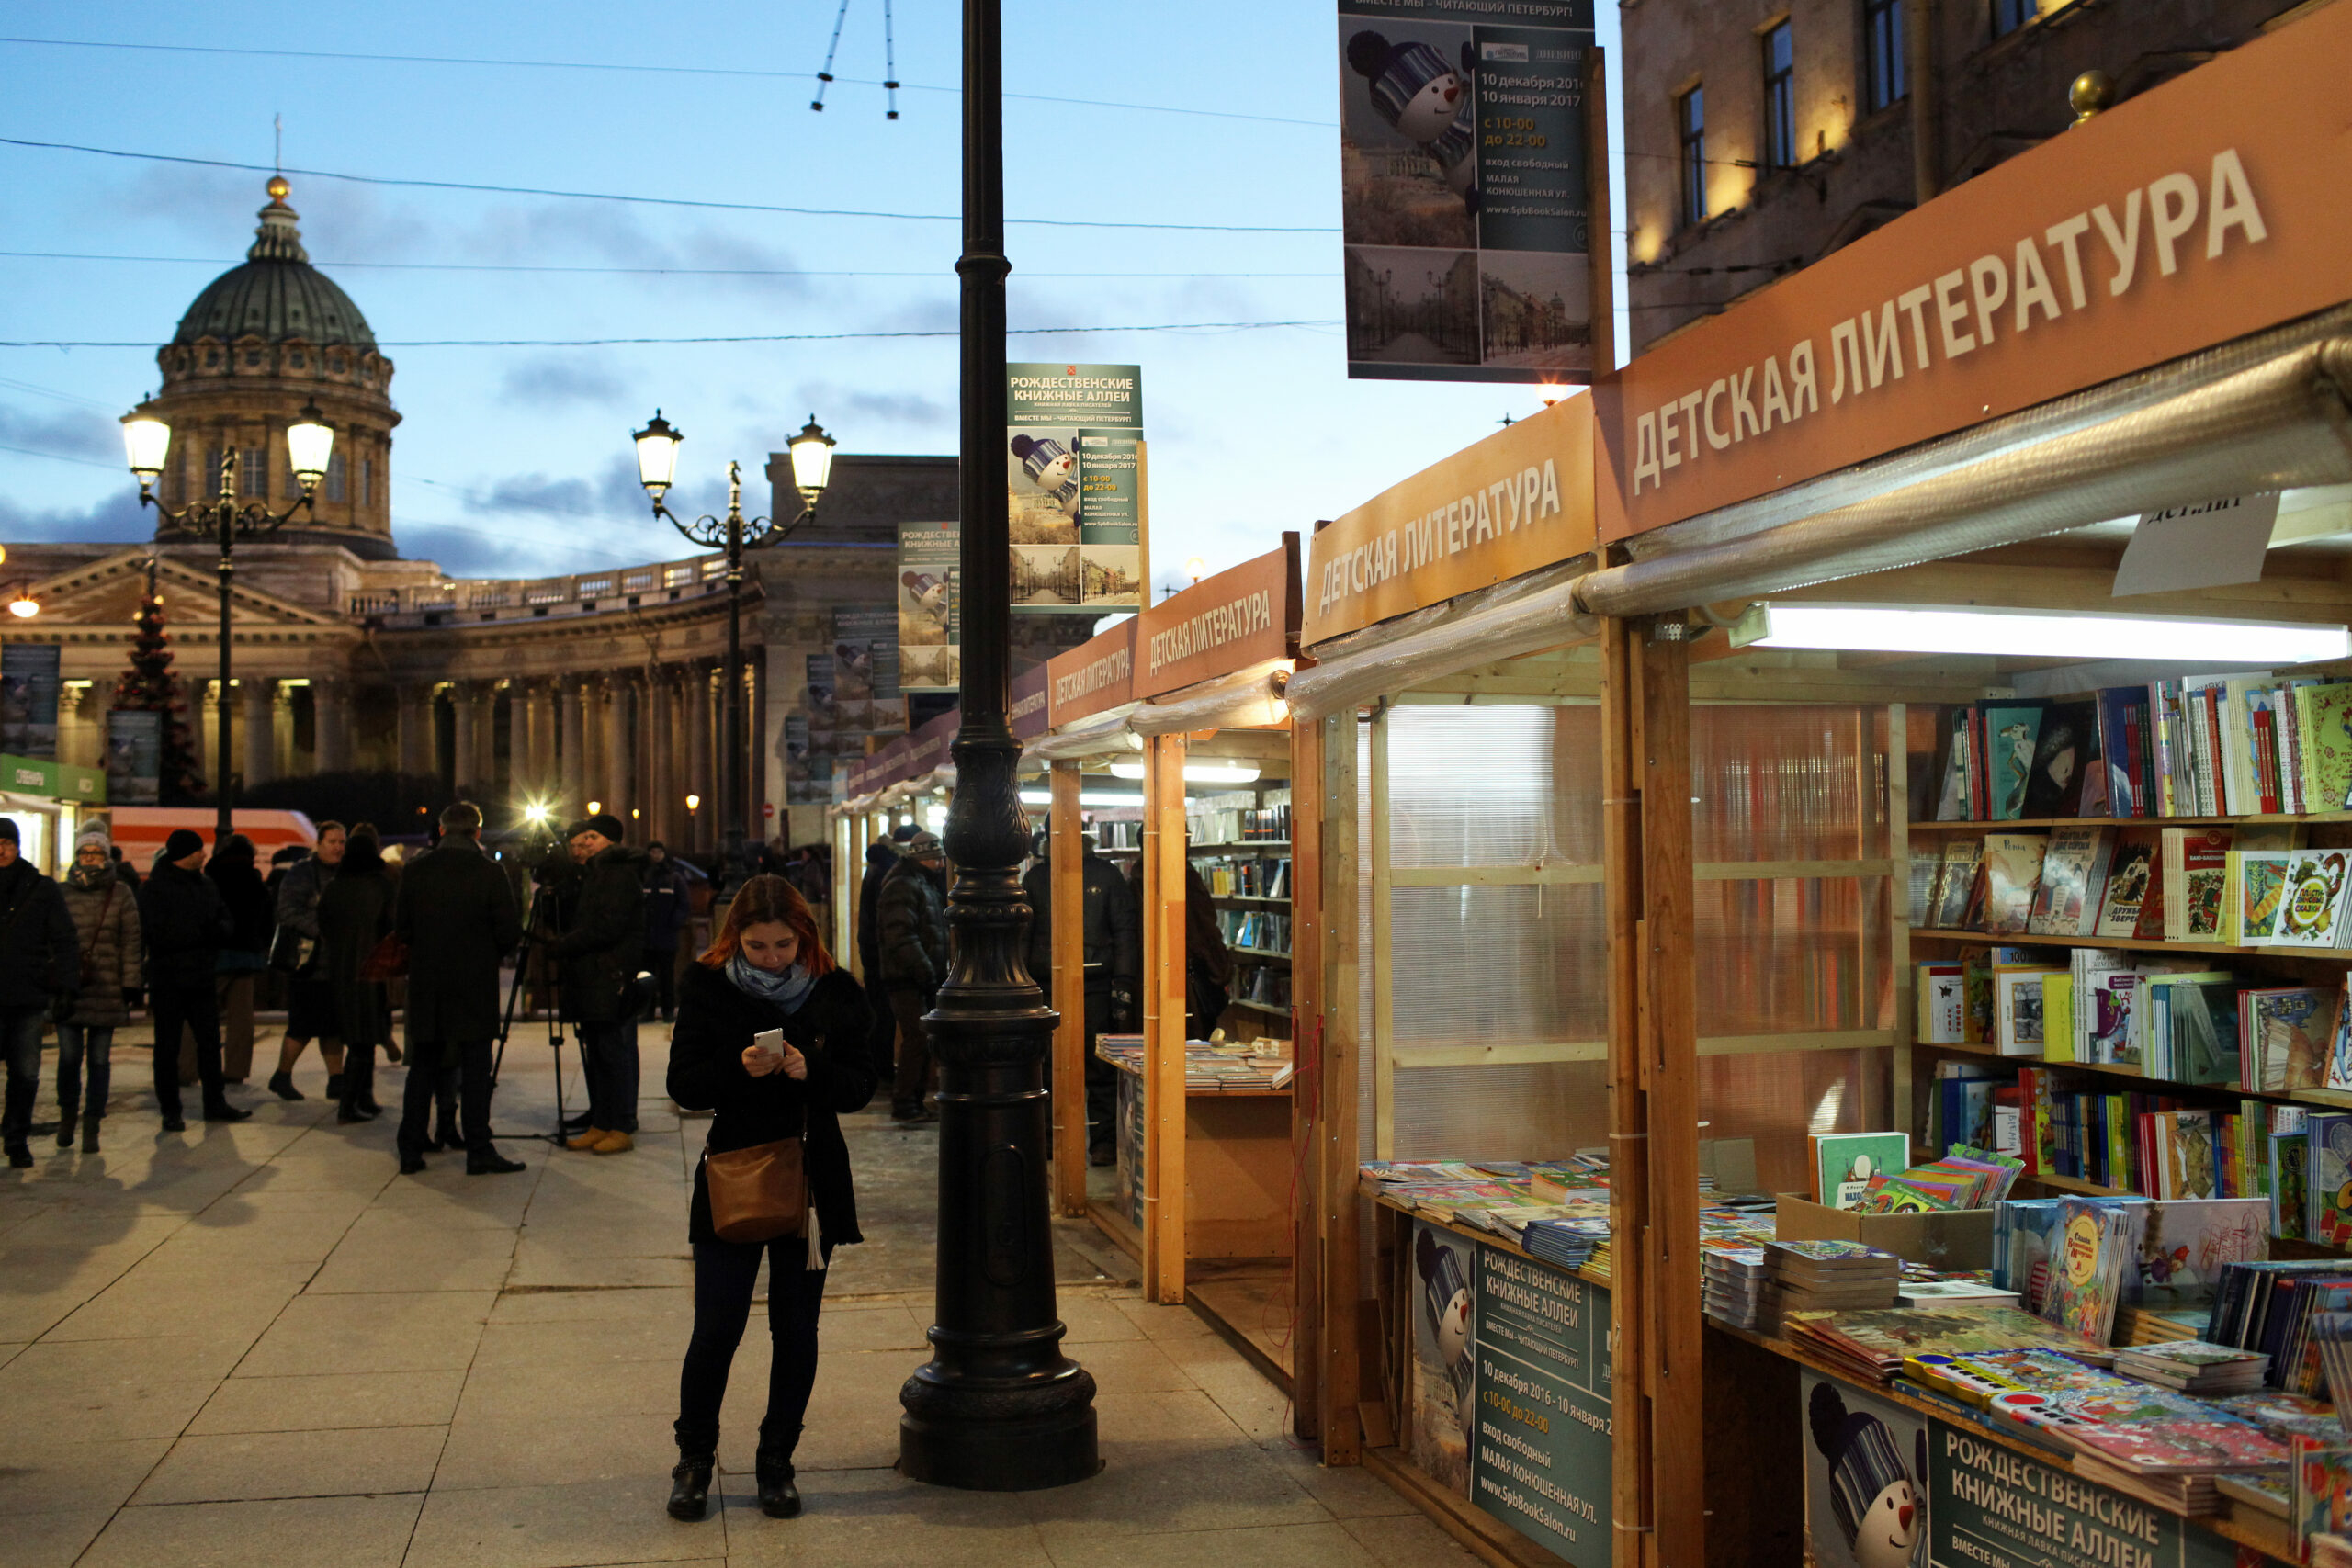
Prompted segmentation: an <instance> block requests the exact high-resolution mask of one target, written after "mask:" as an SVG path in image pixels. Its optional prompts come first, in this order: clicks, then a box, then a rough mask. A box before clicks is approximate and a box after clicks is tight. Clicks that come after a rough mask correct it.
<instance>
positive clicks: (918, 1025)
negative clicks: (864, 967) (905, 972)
mask: <svg viewBox="0 0 2352 1568" xmlns="http://www.w3.org/2000/svg"><path fill="white" fill-rule="evenodd" d="M931 1005H932V998H929V997H927V996H925V995H923V994H922V992H921V991H918V990H914V989H912V988H910V987H905V986H893V987H890V1011H891V1012H892V1013H893V1014H894V1015H895V1016H896V1017H897V1018H898V1021H899V1060H898V1067H897V1073H896V1076H895V1077H893V1079H892V1081H891V1085H890V1110H891V1111H892V1112H894V1113H895V1114H898V1115H901V1116H904V1115H911V1114H912V1113H913V1112H915V1111H921V1110H922V1104H923V1099H924V1097H925V1096H926V1095H928V1094H929V1093H930V1092H931V1031H930V1030H929V1029H927V1028H925V1027H924V1025H923V1021H922V1015H923V1014H925V1013H927V1012H929V1011H930V1010H931Z"/></svg>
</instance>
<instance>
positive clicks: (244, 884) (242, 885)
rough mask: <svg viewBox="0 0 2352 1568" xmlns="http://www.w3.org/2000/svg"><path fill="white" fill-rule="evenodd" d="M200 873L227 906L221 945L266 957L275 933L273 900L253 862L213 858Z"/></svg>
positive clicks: (258, 956) (275, 914) (275, 908)
mask: <svg viewBox="0 0 2352 1568" xmlns="http://www.w3.org/2000/svg"><path fill="white" fill-rule="evenodd" d="M204 874H205V875H207V876H209V877H210V878H211V879H212V885H213V886H215V887H218V888H219V889H220V901H221V902H222V903H223V904H226V905H227V906H228V907H229V923H230V932H229V940H228V941H227V942H225V943H223V944H222V945H223V946H226V947H231V948H235V949H238V950H240V951H242V952H244V953H251V954H253V955H254V957H256V958H266V957H267V956H268V955H269V943H270V939H271V938H272V937H274V936H276V935H277V899H275V898H273V897H270V892H269V888H268V886H267V885H266V884H265V883H264V882H263V881H262V879H261V873H260V872H258V871H256V870H255V869H254V863H253V862H252V861H251V860H245V861H242V862H239V861H232V860H227V859H215V860H213V861H211V862H209V863H207V864H206V866H205V868H204ZM249 967H250V966H249Z"/></svg>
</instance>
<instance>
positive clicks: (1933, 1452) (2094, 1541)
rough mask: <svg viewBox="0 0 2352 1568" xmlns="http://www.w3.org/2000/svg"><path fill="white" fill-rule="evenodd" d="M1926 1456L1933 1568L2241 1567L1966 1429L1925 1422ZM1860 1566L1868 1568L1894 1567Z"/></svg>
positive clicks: (2134, 1507)
mask: <svg viewBox="0 0 2352 1568" xmlns="http://www.w3.org/2000/svg"><path fill="white" fill-rule="evenodd" d="M1805 1381H1806V1382H1812V1381H1813V1379H1812V1378H1810V1377H1808V1378H1807V1379H1806V1380H1805ZM1927 1450H1928V1458H1927V1470H1928V1474H1927V1493H1928V1514H1927V1518H1926V1520H1925V1524H1926V1536H1927V1545H1928V1568H1981V1565H1982V1564H1984V1563H1987V1562H2016V1563H2020V1564H2023V1563H2044V1562H2047V1563H2055V1564H2059V1565H2061V1568H2103V1565H2105V1564H2109V1563H2120V1562H2129V1563H2133V1564H2137V1565H2139V1568H2235V1565H2236V1564H2237V1563H2238V1562H2241V1561H2243V1559H2241V1558H2240V1557H2239V1555H2238V1550H2237V1548H2236V1547H2235V1546H2233V1545H2232V1544H2231V1543H2230V1542H2228V1541H2226V1540H2222V1538H2221V1537H2220V1536H2217V1535H2214V1534H2213V1533H2211V1531H2209V1530H2204V1529H2199V1528H2198V1527H2197V1526H2195V1525H2193V1524H2188V1523H2186V1522H2184V1521H2183V1520H2181V1519H2180V1518H2179V1517H2177V1516H2175V1515H2173V1514H2171V1513H2168V1512H2166V1511H2165V1510H2164V1509H2162V1508H2159V1507H2156V1506H2154V1505H2152V1504H2148V1503H2143V1502H2142V1501H2140V1500H2139V1499H2138V1498H2136V1497H2132V1496H2130V1495H2126V1494H2124V1493H2121V1492H2118V1491H2115V1490H2113V1489H2111V1488H2109V1487H2105V1486H2101V1485H2099V1484H2098V1483H2096V1482H2089V1481H2085V1480H2083V1479H2081V1478H2080V1477H2077V1476H2075V1475H2071V1474H2069V1473H2067V1472H2065V1471H2063V1470H2059V1469H2056V1468H2054V1467H2052V1466H2051V1465H2046V1464H2042V1463H2040V1462H2038V1461H2034V1460H2031V1459H2029V1458H2027V1457H2026V1456H2025V1455H2024V1454H2021V1453H2018V1451H2017V1450H2014V1449H2008V1448H2005V1447H2003V1446H2002V1445H2000V1444H1999V1443H1996V1442H1994V1441H1992V1440H1991V1439H1990V1438H1983V1437H1979V1436H1977V1435H1976V1434H1974V1433H1973V1432H1970V1431H1967V1430H1965V1429H1964V1428H1962V1427H1954V1426H1949V1425H1947V1424H1946V1423H1944V1422H1941V1421H1929V1422H1928V1432H1927ZM1807 1495H1808V1496H1810V1488H1808V1489H1807ZM1807 1517H1808V1519H1810V1517H1811V1516H1810V1513H1809V1512H1808V1515H1807ZM1870 1533H1871V1532H1870V1531H1869V1530H1868V1529H1866V1530H1865V1531H1864V1534H1863V1539H1864V1540H1865V1541H1867V1540H1868V1539H1869V1535H1870ZM1818 1539H1819V1537H1817V1536H1816V1537H1815V1540H1818ZM1856 1560H1857V1561H1858V1562H1860V1563H1861V1564H1863V1568H1877V1564H1878V1563H1879V1562H1883V1561H1895V1560H1894V1559H1881V1558H1873V1557H1868V1556H1859V1557H1858V1558H1857V1559H1856ZM1823 1562H1825V1563H1826V1562H1827V1559H1823Z"/></svg>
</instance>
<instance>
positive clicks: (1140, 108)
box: [0, 38, 1340, 130]
mask: <svg viewBox="0 0 2352 1568" xmlns="http://www.w3.org/2000/svg"><path fill="white" fill-rule="evenodd" d="M0 43H16V44H28V45H31V46H34V47H37V48H41V49H112V50H123V51H135V52H140V53H151V54H240V55H247V56H251V57H254V58H256V59H264V60H352V61H366V62H376V63H381V64H392V65H475V66H487V67H490V68H492V69H503V70H509V71H603V72H612V73H626V74H633V75H661V76H741V77H750V78H752V79H753V80H763V81H771V82H814V81H817V80H818V77H817V76H815V75H812V74H811V73H809V72H806V71H758V70H753V69H752V68H751V67H749V66H725V65H642V64H620V65H616V64H610V63H606V62H601V61H587V60H498V59H482V58H479V57H476V56H470V55H456V54H368V53H361V52H358V51H335V50H316V49H235V48H231V47H229V46H227V45H222V44H198V43H116V42H111V41H107V40H101V39H62V38H0ZM830 80H832V81H835V82H844V83H848V84H849V85H853V86H858V87H884V88H888V87H889V86H892V85H896V86H898V87H899V88H900V89H901V90H903V91H906V92H910V93H943V94H945V95H946V96H950V97H960V96H962V95H963V89H962V88H961V87H945V86H938V85H932V84H928V83H923V82H899V83H896V84H893V83H890V82H887V81H872V80H869V79H867V78H865V77H861V76H836V77H832V78H830ZM1004 96H1005V97H1007V98H1009V99H1012V100H1014V101H1016V102H1019V103H1030V104H1066V105H1069V106H1072V107H1079V108H1091V109H1132V110H1134V111H1136V113H1139V114H1177V115H1189V116H1193V117H1194V118H1203V119H1244V120H1251V121H1254V122H1256V123H1258V124H1260V125H1296V126H1304V127H1306V128H1307V129H1309V130H1339V129H1340V126H1339V122H1338V121H1337V120H1323V119H1293V118H1287V117H1285V116H1283V115H1272V114H1243V113H1241V112H1240V111H1238V110H1236V109H1204V108H1188V107H1177V106H1175V105H1173V104H1135V103H1126V102H1123V101H1121V100H1118V99H1114V98H1073V97H1069V96H1064V95H1062V94H1059V93H1007V94H1005V95H1004Z"/></svg>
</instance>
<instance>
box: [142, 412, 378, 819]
mask: <svg viewBox="0 0 2352 1568" xmlns="http://www.w3.org/2000/svg"><path fill="white" fill-rule="evenodd" d="M122 444H123V446H124V449H125V450H126V451H127V452H128V453H129V455H130V472H131V476H132V477H133V478H134V479H138V481H139V502H140V504H141V505H142V506H152V507H153V508H154V509H155V510H156V512H157V513H160V514H161V515H162V517H163V519H164V522H166V523H168V524H170V525H172V526H173V527H175V528H179V529H183V530H185V531H187V532H188V533H210V534H211V535H213V536H215V537H216V538H217V539H219V541H220V567H219V569H218V571H219V581H220V720H219V728H218V731H217V732H218V734H219V736H220V745H219V749H218V750H217V751H216V752H215V753H214V759H213V770H212V772H213V781H212V798H213V800H214V801H215V802H216V803H217V806H218V810H217V812H216V814H215V816H214V818H213V824H212V844H213V847H214V848H215V849H216V850H217V849H219V848H220V847H221V846H223V845H225V844H227V843H228V841H229V835H230V834H231V833H232V832H233V831H234V830H235V829H234V825H233V813H234V810H235V806H236V774H235V772H234V770H233V769H232V766H231V761H232V755H233V753H232V751H231V750H230V748H229V742H230V737H231V732H232V728H233V725H232V718H231V715H232V713H233V712H234V711H235V709H236V705H235V704H234V703H232V702H231V701H230V700H229V671H230V659H229V594H230V586H231V584H232V581H234V579H235V576H236V570H237V569H236V563H235V562H234V561H233V560H232V558H231V550H232V546H234V544H235V543H236V541H237V540H239V539H241V538H244V539H251V538H258V537H260V536H264V535H266V534H273V533H276V532H277V529H278V528H279V527H280V526H282V525H284V524H285V523H286V522H287V521H288V519H290V518H292V517H293V516H294V514H295V513H298V512H308V511H310V510H311V500H312V499H313V498H314V497H315V496H316V495H317V494H318V491H319V481H320V480H322V479H325V478H326V474H327V459H328V457H330V456H331V455H332V454H333V452H334V427H333V426H332V425H330V424H328V423H327V422H326V419H325V416H323V415H322V414H321V413H320V412H319V405H318V404H317V403H316V402H305V403H304V404H303V405H302V409H301V412H300V413H298V414H296V415H295V417H294V423H292V424H289V425H288V426H287V427H286V455H287V457H288V462H289V465H290V466H291V468H293V471H294V480H295V482H296V483H297V484H299V485H300V486H301V487H302V493H301V496H300V498H299V499H298V500H296V501H295V502H294V503H293V504H292V505H291V506H288V508H287V509H286V510H285V511H283V512H272V511H270V509H269V506H268V503H267V502H266V501H256V502H248V503H246V504H245V505H243V506H239V505H238V504H237V449H236V447H235V446H224V447H223V449H222V451H221V453H220V493H219V494H218V495H216V496H214V497H213V498H212V499H211V500H210V501H200V502H196V503H195V504H194V505H191V506H187V507H185V508H183V509H181V510H180V511H177V512H175V511H173V510H172V509H171V508H170V507H168V506H166V505H164V503H163V502H162V501H161V500H160V499H159V498H158V497H157V496H156V494H155V481H156V480H157V479H160V478H162V477H163V472H164V457H165V456H166V455H167V454H168V453H169V452H170V450H171V445H172V427H171V426H170V425H168V424H166V423H164V422H163V420H162V419H160V418H158V417H157V415H156V413H155V411H154V406H153V404H152V403H141V404H140V405H139V406H138V407H137V408H135V409H133V410H131V411H130V412H129V413H127V414H125V415H123V416H122ZM268 491H269V487H268V485H267V483H266V482H265V483H264V484H263V486H262V493H263V494H264V495H265V496H266V495H267V494H268Z"/></svg>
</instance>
